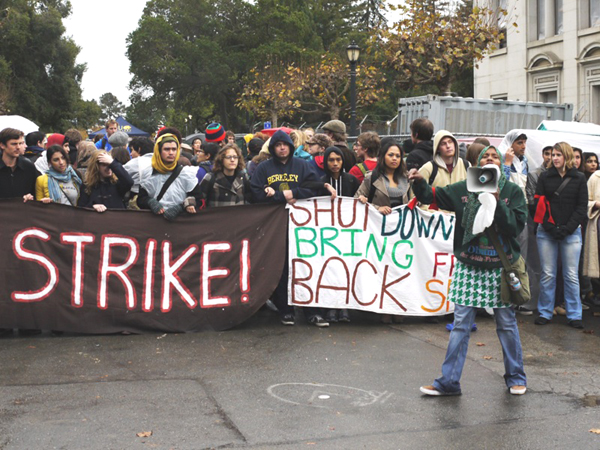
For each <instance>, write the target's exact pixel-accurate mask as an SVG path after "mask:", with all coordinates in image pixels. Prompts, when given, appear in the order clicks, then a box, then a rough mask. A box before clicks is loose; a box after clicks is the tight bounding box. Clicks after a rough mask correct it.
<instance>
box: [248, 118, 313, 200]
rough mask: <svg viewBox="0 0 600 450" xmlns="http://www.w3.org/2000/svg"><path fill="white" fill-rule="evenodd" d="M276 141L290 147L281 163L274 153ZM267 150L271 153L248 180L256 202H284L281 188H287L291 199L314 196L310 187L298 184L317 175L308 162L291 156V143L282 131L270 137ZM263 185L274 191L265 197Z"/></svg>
mask: <svg viewBox="0 0 600 450" xmlns="http://www.w3.org/2000/svg"><path fill="white" fill-rule="evenodd" d="M278 142H284V143H285V144H287V146H288V147H289V148H290V153H289V157H288V160H287V162H286V163H285V164H284V163H282V162H281V161H280V160H279V159H278V158H277V156H276V154H275V145H276V144H277V143H278ZM269 153H271V159H268V160H267V161H264V162H262V163H260V164H259V165H258V167H257V168H256V171H255V172H254V175H253V176H252V179H251V180H250V186H251V187H252V195H253V197H254V199H255V200H256V201H257V202H259V203H265V202H276V203H285V201H286V200H285V196H284V195H283V191H285V190H291V191H292V194H293V196H294V198H295V199H303V198H310V197H314V196H315V194H316V193H315V192H314V191H313V190H311V189H308V188H302V187H300V186H301V185H302V183H304V182H307V181H316V180H317V176H316V175H315V173H314V172H313V170H312V168H311V167H310V165H309V164H308V162H306V161H304V160H302V159H300V158H294V156H293V155H294V143H293V142H292V139H291V138H290V137H289V136H288V134H287V133H286V132H285V131H282V130H278V131H276V132H275V134H274V135H273V137H271V142H269ZM267 187H272V188H273V189H274V190H275V195H274V196H272V197H267V196H266V194H265V188H267Z"/></svg>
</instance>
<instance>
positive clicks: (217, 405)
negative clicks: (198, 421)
mask: <svg viewBox="0 0 600 450" xmlns="http://www.w3.org/2000/svg"><path fill="white" fill-rule="evenodd" d="M196 382H197V383H198V384H199V385H200V387H202V389H203V390H204V393H205V394H206V398H208V399H209V400H210V401H211V402H212V404H213V405H214V406H215V409H216V410H217V414H218V415H219V417H220V418H221V420H223V423H224V424H225V426H226V427H227V428H228V429H229V430H231V431H233V432H234V433H235V435H236V436H237V437H238V439H240V440H241V441H242V442H243V443H244V444H246V443H248V440H247V439H246V436H244V433H242V432H241V430H240V429H239V428H238V426H237V425H236V424H235V422H234V421H233V419H231V417H229V415H228V414H227V413H226V412H225V410H224V409H223V408H222V407H221V404H220V403H219V402H218V401H217V399H216V398H215V397H214V396H213V395H212V394H211V393H210V391H209V390H208V387H207V386H206V385H205V384H204V382H203V381H202V380H196Z"/></svg>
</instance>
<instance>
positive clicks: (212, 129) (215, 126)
mask: <svg viewBox="0 0 600 450" xmlns="http://www.w3.org/2000/svg"><path fill="white" fill-rule="evenodd" d="M204 136H205V138H206V142H221V141H222V140H223V139H225V129H224V128H223V127H222V126H221V124H220V123H211V124H210V125H209V126H208V127H206V130H205V131H204Z"/></svg>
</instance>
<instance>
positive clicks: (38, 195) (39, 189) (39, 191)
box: [35, 173, 80, 205]
mask: <svg viewBox="0 0 600 450" xmlns="http://www.w3.org/2000/svg"><path fill="white" fill-rule="evenodd" d="M75 187H76V189H77V199H78V200H79V192H80V188H79V186H77V184H75ZM62 196H63V197H64V200H65V201H64V202H60V203H63V204H65V205H70V204H71V203H70V202H69V200H67V196H66V195H65V194H64V193H63V195H62ZM43 198H50V189H48V174H47V173H45V174H44V175H40V176H39V177H37V179H36V180H35V199H36V200H38V201H39V200H42V199H43ZM75 204H77V202H75Z"/></svg>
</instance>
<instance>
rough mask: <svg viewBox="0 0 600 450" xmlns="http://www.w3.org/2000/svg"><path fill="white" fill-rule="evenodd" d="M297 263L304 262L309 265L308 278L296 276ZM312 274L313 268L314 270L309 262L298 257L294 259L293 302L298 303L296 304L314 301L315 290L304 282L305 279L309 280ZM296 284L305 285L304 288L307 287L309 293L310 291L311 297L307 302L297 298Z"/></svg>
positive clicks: (307, 303) (306, 303)
mask: <svg viewBox="0 0 600 450" xmlns="http://www.w3.org/2000/svg"><path fill="white" fill-rule="evenodd" d="M296 263H299V264H304V265H305V266H307V267H308V270H309V272H308V276H307V277H306V278H297V277H296V270H297V269H296ZM312 274H313V270H312V266H311V265H310V264H309V263H307V262H306V261H304V260H302V259H298V258H294V259H292V304H296V305H309V304H311V303H312V301H313V291H312V289H311V288H310V286H308V285H307V284H305V283H303V281H308V280H310V279H311V278H312ZM296 285H298V286H301V287H303V288H304V289H306V290H307V291H308V292H309V293H310V298H309V299H308V300H307V301H305V302H301V301H299V300H296Z"/></svg>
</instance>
